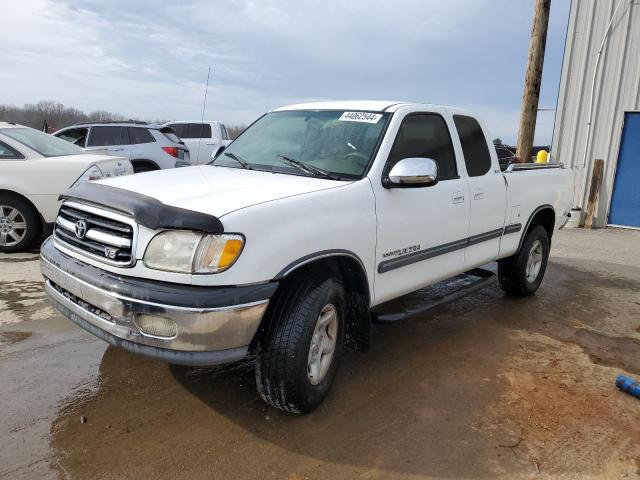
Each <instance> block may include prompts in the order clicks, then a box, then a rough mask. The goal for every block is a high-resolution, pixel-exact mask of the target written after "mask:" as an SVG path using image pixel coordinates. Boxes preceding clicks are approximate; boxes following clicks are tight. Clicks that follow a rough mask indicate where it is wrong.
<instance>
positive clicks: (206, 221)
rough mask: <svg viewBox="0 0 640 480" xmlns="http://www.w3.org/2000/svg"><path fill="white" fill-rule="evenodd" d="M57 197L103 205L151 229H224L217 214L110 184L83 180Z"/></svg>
mask: <svg viewBox="0 0 640 480" xmlns="http://www.w3.org/2000/svg"><path fill="white" fill-rule="evenodd" d="M60 200H79V201H84V202H89V203H92V204H97V205H103V206H107V207H109V208H111V209H113V210H117V211H119V212H122V213H125V214H127V215H130V216H131V217H133V219H134V220H135V221H136V222H137V223H139V224H140V225H144V226H145V227H148V228H151V229H153V230H157V229H160V228H178V229H183V230H196V231H199V232H205V233H214V234H216V233H223V232H224V226H223V225H222V222H221V221H220V219H219V218H218V217H215V216H213V215H208V214H206V213H202V212H194V211H193V210H187V209H184V208H179V207H172V206H170V205H165V204H164V203H162V202H161V201H160V200H156V199H155V198H152V197H148V196H146V195H142V194H140V193H135V192H132V191H129V190H124V189H122V188H117V187H112V186H110V185H102V184H99V183H93V182H83V183H81V184H80V185H78V186H77V187H74V188H71V189H69V190H67V191H66V192H64V193H63V194H62V195H60Z"/></svg>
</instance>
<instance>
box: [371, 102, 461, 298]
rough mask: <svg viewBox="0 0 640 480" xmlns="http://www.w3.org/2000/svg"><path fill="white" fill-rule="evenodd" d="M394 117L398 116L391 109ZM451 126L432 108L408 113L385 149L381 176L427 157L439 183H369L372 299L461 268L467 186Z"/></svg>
mask: <svg viewBox="0 0 640 480" xmlns="http://www.w3.org/2000/svg"><path fill="white" fill-rule="evenodd" d="M396 115H398V114H397V113H396ZM450 131H452V129H451V126H450V125H449V124H448V120H446V119H445V116H444V115H441V114H440V113H434V112H413V113H409V114H407V115H406V116H405V117H404V118H403V120H402V123H401V124H400V126H399V128H398V133H397V135H396V138H395V140H394V143H393V146H392V148H391V151H390V153H389V156H388V159H387V162H386V165H385V168H384V171H383V177H384V176H386V175H387V173H388V172H389V170H390V169H391V168H392V167H393V165H395V164H396V163H397V162H398V161H400V160H402V159H404V158H412V157H422V158H431V159H433V160H435V161H436V163H437V164H438V183H436V184H435V185H431V186H422V187H418V188H385V187H384V186H383V185H382V182H380V181H378V182H373V181H372V186H373V188H374V192H375V196H376V215H377V246H376V274H375V275H376V276H375V287H374V288H375V303H376V304H378V303H382V302H385V301H387V300H390V299H392V298H395V297H398V296H400V295H403V294H406V293H409V292H412V291H414V290H417V289H419V288H422V287H425V286H427V285H430V284H432V283H435V282H438V281H440V280H443V279H445V278H448V277H450V276H452V275H455V274H457V273H459V272H461V271H463V268H464V247H465V246H466V239H467V236H468V226H469V201H468V197H469V195H468V184H467V182H466V181H465V180H464V179H462V178H460V175H459V172H460V171H461V165H459V159H457V158H456V154H455V150H454V147H453V142H452V141H451V135H450Z"/></svg>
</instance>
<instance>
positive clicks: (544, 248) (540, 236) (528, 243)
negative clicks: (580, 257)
mask: <svg viewBox="0 0 640 480" xmlns="http://www.w3.org/2000/svg"><path fill="white" fill-rule="evenodd" d="M550 244H551V242H550V241H549V234H548V233H547V230H546V229H545V228H544V227H543V226H542V225H537V226H536V227H533V228H532V229H531V230H529V232H528V233H527V236H526V237H525V238H524V241H523V242H522V247H521V248H520V250H519V251H518V253H516V254H515V255H513V256H512V257H509V258H505V259H503V260H500V261H499V262H498V280H499V282H500V287H501V288H502V290H504V291H505V292H506V293H507V294H508V295H513V296H516V297H526V296H528V295H532V294H533V293H535V291H536V290H538V287H540V284H541V283H542V279H543V278H544V273H545V271H546V269H547V261H548V260H549V247H550ZM534 250H535V252H534ZM534 257H535V258H534ZM536 258H537V260H536ZM530 261H531V262H533V263H532V264H530V263H529V262H530ZM536 263H538V265H537V266H536V265H535V264H536ZM529 267H530V268H529Z"/></svg>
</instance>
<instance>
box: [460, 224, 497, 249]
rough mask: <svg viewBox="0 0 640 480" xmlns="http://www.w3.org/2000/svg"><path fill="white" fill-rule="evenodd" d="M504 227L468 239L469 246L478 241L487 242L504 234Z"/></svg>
mask: <svg viewBox="0 0 640 480" xmlns="http://www.w3.org/2000/svg"><path fill="white" fill-rule="evenodd" d="M502 232H503V230H502V228H497V229H496V230H491V231H490V232H485V233H480V234H478V235H474V236H472V237H469V238H468V239H467V246H471V245H475V244H477V243H482V242H486V241H488V240H493V239H494V238H498V237H501V236H502Z"/></svg>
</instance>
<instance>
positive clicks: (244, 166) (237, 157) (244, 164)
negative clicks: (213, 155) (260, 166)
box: [224, 152, 253, 170]
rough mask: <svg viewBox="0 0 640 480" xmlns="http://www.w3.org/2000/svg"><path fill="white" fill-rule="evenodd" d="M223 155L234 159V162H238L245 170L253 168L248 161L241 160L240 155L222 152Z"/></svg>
mask: <svg viewBox="0 0 640 480" xmlns="http://www.w3.org/2000/svg"><path fill="white" fill-rule="evenodd" d="M224 155H226V156H227V157H229V158H231V159H232V160H235V161H236V162H238V163H239V164H240V165H242V168H246V169H247V170H253V168H251V167H250V166H249V163H247V161H246V160H243V159H242V158H241V157H239V156H238V155H236V154H235V153H231V152H224Z"/></svg>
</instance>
